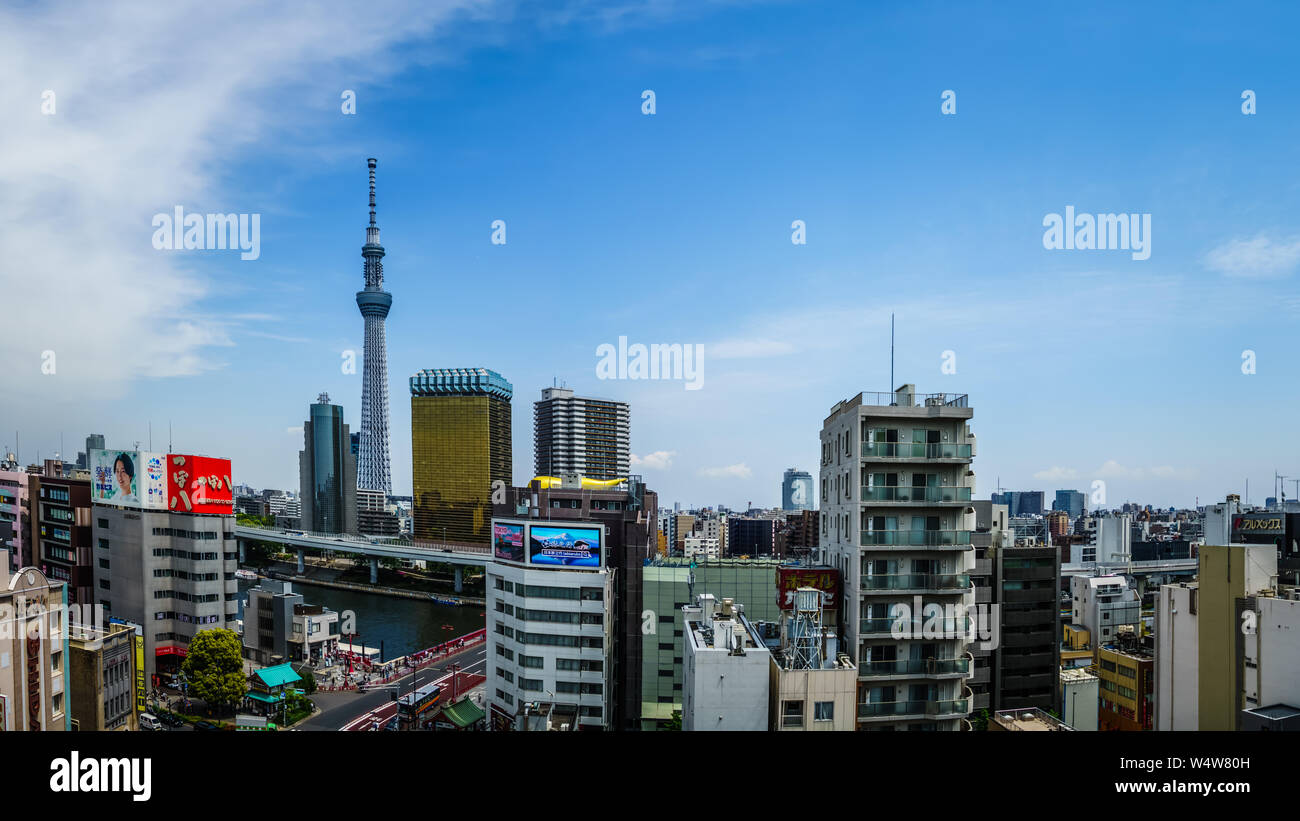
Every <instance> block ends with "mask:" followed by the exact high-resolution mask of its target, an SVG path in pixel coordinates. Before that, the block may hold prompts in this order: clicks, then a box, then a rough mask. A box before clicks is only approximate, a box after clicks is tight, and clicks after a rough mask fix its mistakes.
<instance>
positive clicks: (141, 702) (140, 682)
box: [135, 633, 149, 713]
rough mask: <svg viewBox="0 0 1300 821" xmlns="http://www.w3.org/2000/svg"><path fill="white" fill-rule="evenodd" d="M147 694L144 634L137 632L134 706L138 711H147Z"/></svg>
mask: <svg viewBox="0 0 1300 821" xmlns="http://www.w3.org/2000/svg"><path fill="white" fill-rule="evenodd" d="M147 696H148V692H147V690H146V689H145V686H144V636H142V635H140V634H139V633H137V634H136V636H135V706H136V709H137V710H138V711H139V712H142V713H145V712H148V710H149V705H148V703H147Z"/></svg>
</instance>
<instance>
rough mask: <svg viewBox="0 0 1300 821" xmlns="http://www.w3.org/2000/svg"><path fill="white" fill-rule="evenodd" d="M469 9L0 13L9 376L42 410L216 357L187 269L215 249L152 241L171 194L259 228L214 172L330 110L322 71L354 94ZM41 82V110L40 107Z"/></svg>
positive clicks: (198, 281)
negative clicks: (49, 110)
mask: <svg viewBox="0 0 1300 821" xmlns="http://www.w3.org/2000/svg"><path fill="white" fill-rule="evenodd" d="M482 8H483V7H482V6H480V5H479V4H476V3H473V2H470V0H434V1H431V2H421V3H413V4H407V3H401V2H395V1H394V0H373V1H372V2H370V3H366V4H364V5H357V4H350V3H345V2H339V3H332V4H330V3H326V4H320V5H319V6H318V7H316V8H315V10H314V11H313V13H311V14H305V15H304V14H302V13H301V10H299V9H296V8H291V7H288V6H283V7H282V6H276V5H274V4H271V5H268V4H265V3H257V2H251V0H244V1H243V2H230V3H223V4H206V5H203V4H200V5H192V4H175V5H171V6H156V5H151V4H149V5H146V4H135V5H133V4H130V3H122V4H101V3H93V2H82V3H75V2H73V3H58V2H53V3H47V4H18V5H13V4H10V5H9V6H7V7H4V8H3V9H0V76H3V77H4V78H5V82H4V83H3V84H0V110H2V111H4V112H5V127H4V128H3V129H0V247H3V248H4V249H5V254H6V264H5V265H4V267H3V269H2V270H0V293H3V294H4V298H3V299H4V303H5V305H7V306H11V307H12V306H18V307H20V309H19V310H12V311H10V312H8V313H7V315H6V321H7V322H8V323H9V324H8V325H7V326H6V331H5V333H4V334H0V361H4V362H6V363H7V365H8V366H9V367H8V368H7V370H6V375H7V381H8V386H9V387H10V388H11V389H15V390H19V391H23V390H27V391H31V392H33V393H38V394H39V395H40V396H42V397H44V398H45V399H46V400H47V401H48V400H50V399H64V398H67V397H68V396H71V395H74V394H75V395H80V396H87V395H93V396H95V397H96V398H97V399H100V400H103V399H110V398H114V397H117V396H121V395H124V394H125V393H126V391H127V390H128V389H129V387H130V383H131V382H132V381H134V380H138V379H153V378H164V377H173V376H188V375H193V374H198V373H202V372H204V371H208V370H212V369H214V368H220V367H222V366H223V362H222V361H221V358H220V357H219V356H217V351H216V350H214V348H215V347H220V346H229V345H231V344H233V343H232V342H231V339H230V334H229V333H228V329H227V326H226V323H225V322H224V321H223V320H222V319H221V318H220V317H219V316H217V315H214V314H212V313H211V312H209V311H207V310H205V306H204V305H203V300H204V299H205V298H206V297H207V296H209V294H215V293H217V292H218V290H219V289H218V288H217V287H215V286H213V285H210V284H209V282H208V280H207V278H206V277H205V276H203V275H201V274H200V273H199V272H198V271H197V270H196V266H198V265H200V264H202V265H204V266H206V265H208V264H210V263H211V264H215V265H222V264H227V260H226V259H225V258H219V257H217V256H215V255H216V254H227V253H228V252H224V251H218V252H213V253H212V254H206V255H202V256H201V257H199V256H195V255H196V254H198V253H199V252H188V253H184V252H182V253H176V252H170V251H158V250H154V248H153V246H152V243H151V239H152V235H153V230H154V229H153V226H152V224H151V220H152V218H153V215H154V214H157V213H162V212H170V210H171V209H172V208H173V207H174V206H177V205H180V206H183V207H184V208H185V209H186V210H187V211H191V212H208V211H220V212H222V213H231V212H234V213H250V214H251V213H261V214H263V225H262V227H263V228H270V226H269V225H268V224H267V223H268V222H269V221H270V219H269V218H270V217H271V216H272V215H273V213H274V211H275V206H276V203H275V202H274V201H267V199H266V195H263V194H261V193H260V192H259V186H257V185H246V186H244V187H243V191H244V193H240V194H239V195H238V196H234V197H232V196H231V195H229V194H228V193H226V192H225V191H223V190H222V189H223V184H224V183H225V180H223V178H222V177H223V175H224V174H226V173H227V172H228V171H229V170H230V168H231V167H232V166H233V164H234V163H235V162H237V161H239V160H240V159H242V153H243V152H246V151H249V150H251V146H252V145H254V143H255V142H256V141H257V140H261V139H265V138H268V137H270V136H274V132H278V131H281V130H292V129H295V128H301V127H302V125H303V123H304V122H306V121H307V120H308V118H310V117H318V116H319V115H320V112H321V111H322V110H323V109H324V108H326V107H329V106H334V107H337V105H338V95H339V94H340V93H341V91H339V90H333V89H325V88H320V87H318V85H317V84H318V83H319V78H320V76H321V70H322V69H325V70H327V71H328V72H329V74H330V75H333V74H336V73H338V72H339V70H340V67H342V68H343V69H346V70H349V71H351V72H352V74H351V76H354V77H355V85H357V86H360V85H361V84H362V83H365V82H367V81H369V80H371V79H373V78H376V77H379V76H382V75H385V74H386V73H389V72H391V71H394V70H396V69H398V68H401V66H400V65H398V63H399V62H400V61H401V60H402V58H401V57H398V56H395V51H396V49H395V48H394V47H395V46H396V45H397V44H398V41H401V40H406V39H408V38H416V37H421V36H425V35H427V34H428V32H429V31H430V30H431V29H432V28H433V27H434V26H435V25H441V24H443V23H445V22H447V21H448V20H450V19H452V18H454V17H456V16H457V15H459V14H460V13H461V12H462V11H465V10H474V12H475V13H476V14H478V13H480V10H481V9H482ZM392 20H401V21H402V25H401V26H394V25H392V23H391V21H392ZM249 21H253V22H252V24H250V22H249ZM46 89H49V90H51V91H53V92H54V95H55V97H54V102H55V111H54V113H53V114H52V115H46V114H43V113H42V110H41V109H42V92H43V91H44V90H46ZM286 99H287V100H289V103H288V104H286V102H285V101H286ZM339 116H340V117H341V116H342V115H341V114H339ZM364 151H365V149H363V148H360V147H358V148H357V149H356V157H357V169H358V171H357V174H358V179H363V178H362V177H361V174H363V173H364V166H363V165H362V164H361V161H362V160H363V159H364V158H365V156H366V155H365V153H364ZM267 233H270V234H272V235H273V234H274V229H271V230H270V231H268V232H267ZM264 250H265V249H264ZM231 260H232V261H230V262H229V264H233V265H237V266H245V267H246V268H247V270H244V269H243V268H241V269H238V270H239V273H240V274H245V273H248V274H256V272H257V268H256V267H255V266H258V265H259V264H261V263H259V262H257V261H248V262H240V261H239V259H238V254H237V253H235V254H233V256H231ZM205 270H206V269H205ZM261 316H263V315H259V314H245V315H244V316H243V317H242V318H244V319H253V318H255V317H256V318H261ZM46 350H51V351H54V352H55V354H56V355H57V357H58V359H57V363H58V370H57V374H56V375H55V376H44V375H42V373H41V368H40V365H41V353H42V352H43V351H46Z"/></svg>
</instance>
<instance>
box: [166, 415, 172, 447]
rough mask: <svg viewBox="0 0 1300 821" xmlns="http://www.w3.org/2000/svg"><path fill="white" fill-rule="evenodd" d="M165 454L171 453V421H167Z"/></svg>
mask: <svg viewBox="0 0 1300 821" xmlns="http://www.w3.org/2000/svg"><path fill="white" fill-rule="evenodd" d="M167 452H168V453H171V452H172V420H170V419H168V420H167Z"/></svg>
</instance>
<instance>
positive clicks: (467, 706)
mask: <svg viewBox="0 0 1300 821" xmlns="http://www.w3.org/2000/svg"><path fill="white" fill-rule="evenodd" d="M442 715H443V718H445V719H447V720H448V721H450V722H451V723H452V724H455V725H456V726H457V727H460V728H462V729H464V728H465V727H469V726H471V725H473V724H476V723H478V722H480V721H482V720H483V717H484V716H485V715H487V713H485V712H483V708H482V707H479V706H478V705H477V704H475V703H474V700H473V699H471V698H464V699H461V700H460V701H458V702H456V703H455V704H452V705H451V706H449V707H444V708H443V710H442Z"/></svg>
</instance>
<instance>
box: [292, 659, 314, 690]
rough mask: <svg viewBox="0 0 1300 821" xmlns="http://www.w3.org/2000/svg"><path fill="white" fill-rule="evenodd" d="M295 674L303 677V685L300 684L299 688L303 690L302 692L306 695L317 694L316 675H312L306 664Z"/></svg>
mask: <svg viewBox="0 0 1300 821" xmlns="http://www.w3.org/2000/svg"><path fill="white" fill-rule="evenodd" d="M294 672H296V673H297V674H298V675H300V676H302V683H300V684H299V685H298V686H299V687H301V688H302V691H303V692H304V693H307V694H308V695H311V694H312V693H314V692H316V675H315V674H314V673H312V671H311V668H310V667H308V666H307V665H306V664H303V665H302V666H301V667H299V668H297V669H296V670H295V671H294Z"/></svg>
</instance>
